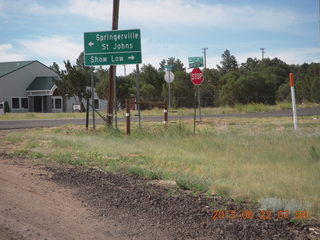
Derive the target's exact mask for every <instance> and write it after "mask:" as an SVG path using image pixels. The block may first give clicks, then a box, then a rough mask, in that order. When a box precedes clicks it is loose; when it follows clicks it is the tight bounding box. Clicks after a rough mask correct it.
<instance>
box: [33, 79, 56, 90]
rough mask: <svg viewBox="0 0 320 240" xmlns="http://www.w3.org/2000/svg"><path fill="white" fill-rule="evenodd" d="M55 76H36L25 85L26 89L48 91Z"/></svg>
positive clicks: (52, 84)
mask: <svg viewBox="0 0 320 240" xmlns="http://www.w3.org/2000/svg"><path fill="white" fill-rule="evenodd" d="M56 79H57V77H36V78H35V79H34V80H33V81H32V83H31V84H30V85H29V86H28V87H27V91H49V90H51V89H52V88H53V86H54V85H55V84H54V80H56Z"/></svg>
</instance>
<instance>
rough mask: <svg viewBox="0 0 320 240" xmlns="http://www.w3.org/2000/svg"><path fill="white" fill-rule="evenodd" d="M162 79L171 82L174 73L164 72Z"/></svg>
mask: <svg viewBox="0 0 320 240" xmlns="http://www.w3.org/2000/svg"><path fill="white" fill-rule="evenodd" d="M164 80H165V81H166V82H167V83H172V82H173V80H174V74H173V72H166V74H165V75H164Z"/></svg>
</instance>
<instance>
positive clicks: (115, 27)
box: [107, 0, 120, 127]
mask: <svg viewBox="0 0 320 240" xmlns="http://www.w3.org/2000/svg"><path fill="white" fill-rule="evenodd" d="M119 5H120V0H113V12H112V30H118V23H119ZM116 70H117V69H116V66H110V68H109V88H108V94H107V96H108V109H107V110H108V111H107V124H108V126H109V127H111V126H112V119H113V108H114V96H115V93H114V88H115V75H116Z"/></svg>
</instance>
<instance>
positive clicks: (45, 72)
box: [0, 61, 58, 112]
mask: <svg viewBox="0 0 320 240" xmlns="http://www.w3.org/2000/svg"><path fill="white" fill-rule="evenodd" d="M40 76H58V74H57V73H56V72H54V71H53V70H51V69H50V68H48V67H46V66H45V65H43V64H41V63H40V62H37V61H35V62H33V63H31V64H29V65H27V66H25V67H23V68H20V69H18V70H16V71H14V72H12V73H9V74H7V75H4V76H2V77H0V102H1V101H7V102H8V103H9V106H10V109H11V111H12V112H28V111H29V109H19V110H14V109H12V101H11V98H12V97H25V98H27V97H28V96H27V94H26V89H27V87H28V86H29V85H30V84H31V83H32V81H33V80H34V79H35V78H36V77H40ZM30 103H31V102H30V100H29V108H30ZM20 108H21V104H20Z"/></svg>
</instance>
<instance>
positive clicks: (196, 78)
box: [190, 68, 203, 85]
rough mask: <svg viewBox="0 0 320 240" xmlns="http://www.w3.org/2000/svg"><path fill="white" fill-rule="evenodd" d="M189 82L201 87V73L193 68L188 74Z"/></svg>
mask: <svg viewBox="0 0 320 240" xmlns="http://www.w3.org/2000/svg"><path fill="white" fill-rule="evenodd" d="M190 79H191V82H192V83H193V84H194V85H201V84H202V82H203V73H202V71H201V70H200V69H199V68H194V69H193V70H192V72H191V73H190Z"/></svg>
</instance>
